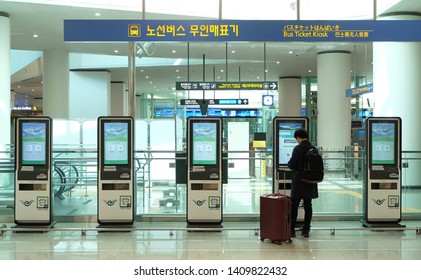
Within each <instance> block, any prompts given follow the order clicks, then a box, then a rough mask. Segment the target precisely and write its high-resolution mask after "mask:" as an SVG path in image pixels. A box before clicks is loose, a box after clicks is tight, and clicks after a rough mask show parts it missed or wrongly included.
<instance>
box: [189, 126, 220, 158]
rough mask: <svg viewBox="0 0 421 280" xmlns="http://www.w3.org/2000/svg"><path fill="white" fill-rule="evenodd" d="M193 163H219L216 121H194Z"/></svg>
mask: <svg viewBox="0 0 421 280" xmlns="http://www.w3.org/2000/svg"><path fill="white" fill-rule="evenodd" d="M192 135H193V139H192V140H193V158H192V163H193V165H217V161H218V158H217V135H218V133H217V124H216V122H193V123H192Z"/></svg>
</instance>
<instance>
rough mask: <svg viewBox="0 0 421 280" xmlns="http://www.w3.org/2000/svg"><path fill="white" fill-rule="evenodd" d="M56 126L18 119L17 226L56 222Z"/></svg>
mask: <svg viewBox="0 0 421 280" xmlns="http://www.w3.org/2000/svg"><path fill="white" fill-rule="evenodd" d="M51 130H52V122H51V119H50V118H49V117H18V118H17V119H16V122H15V207H14V211H15V224H16V225H17V226H21V225H23V226H49V227H51V226H52V225H53V224H54V223H53V220H52V208H53V207H52V206H53V203H52V200H53V190H52V170H51V163H52V159H51V157H52V151H51V150H52V149H51V147H52V136H51Z"/></svg>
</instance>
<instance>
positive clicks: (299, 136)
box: [288, 128, 319, 237]
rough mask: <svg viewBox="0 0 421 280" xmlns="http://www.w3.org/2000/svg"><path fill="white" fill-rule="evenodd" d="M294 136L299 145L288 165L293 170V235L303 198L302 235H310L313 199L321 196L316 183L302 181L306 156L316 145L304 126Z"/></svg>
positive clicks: (292, 234)
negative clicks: (309, 138) (312, 142)
mask: <svg viewBox="0 0 421 280" xmlns="http://www.w3.org/2000/svg"><path fill="white" fill-rule="evenodd" d="M294 138H295V139H296V140H297V143H298V145H297V146H295V147H294V150H293V151H292V155H291V159H290V160H289V162H288V167H289V168H290V169H291V170H292V171H293V175H292V184H291V200H292V206H291V237H295V224H296V222H297V215H298V205H299V204H300V201H301V199H303V200H304V227H303V230H302V235H303V236H304V237H309V236H310V235H309V232H310V225H311V219H312V217H313V207H312V204H311V200H312V199H313V198H318V197H319V192H318V189H317V184H316V183H305V182H303V181H301V175H302V173H303V170H304V158H305V155H306V153H307V151H308V150H310V148H312V147H313V148H314V146H313V145H312V144H311V143H310V141H308V132H307V131H306V130H305V129H304V128H299V129H297V130H296V131H295V132H294Z"/></svg>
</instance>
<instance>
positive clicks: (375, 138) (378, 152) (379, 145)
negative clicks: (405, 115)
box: [371, 122, 396, 165]
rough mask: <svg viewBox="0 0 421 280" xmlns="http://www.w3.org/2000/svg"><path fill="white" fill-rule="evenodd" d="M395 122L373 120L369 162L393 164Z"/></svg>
mask: <svg viewBox="0 0 421 280" xmlns="http://www.w3.org/2000/svg"><path fill="white" fill-rule="evenodd" d="M395 130H396V128H395V123H387V122H374V123H373V124H372V129H371V141H372V146H371V147H372V148H371V164H373V165H384V164H386V165H394V164H396V162H395Z"/></svg>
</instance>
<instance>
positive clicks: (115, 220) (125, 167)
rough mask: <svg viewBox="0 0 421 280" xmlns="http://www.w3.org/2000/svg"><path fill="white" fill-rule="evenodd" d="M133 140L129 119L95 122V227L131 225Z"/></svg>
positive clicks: (132, 210) (133, 190)
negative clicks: (96, 206)
mask: <svg viewBox="0 0 421 280" xmlns="http://www.w3.org/2000/svg"><path fill="white" fill-rule="evenodd" d="M133 138H134V129H133V119H132V118H131V117H99V118H98V213H97V214H98V223H99V226H98V227H107V226H113V227H114V226H122V227H127V226H132V225H133V223H134V218H135V208H136V204H135V187H134V186H135V185H134V166H133V143H134V141H133Z"/></svg>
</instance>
